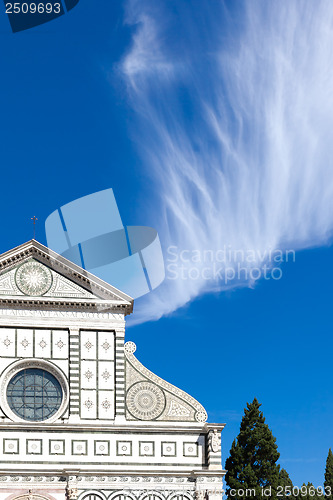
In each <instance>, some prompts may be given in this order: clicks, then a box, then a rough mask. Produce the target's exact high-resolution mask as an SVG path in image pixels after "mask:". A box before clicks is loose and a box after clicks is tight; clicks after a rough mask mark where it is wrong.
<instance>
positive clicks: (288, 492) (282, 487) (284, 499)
mask: <svg viewBox="0 0 333 500" xmlns="http://www.w3.org/2000/svg"><path fill="white" fill-rule="evenodd" d="M293 487H294V485H293V483H292V481H291V479H290V477H289V474H288V472H287V471H286V469H280V473H279V489H278V495H279V500H295V497H294V496H293Z"/></svg>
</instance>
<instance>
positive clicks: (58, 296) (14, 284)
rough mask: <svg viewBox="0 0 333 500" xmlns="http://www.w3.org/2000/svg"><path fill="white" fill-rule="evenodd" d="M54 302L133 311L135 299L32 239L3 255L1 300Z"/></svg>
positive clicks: (33, 304) (56, 303)
mask: <svg viewBox="0 0 333 500" xmlns="http://www.w3.org/2000/svg"><path fill="white" fill-rule="evenodd" d="M4 301H5V302H7V303H10V302H11V303H15V302H18V301H19V303H20V304H23V305H24V303H29V305H30V306H32V307H33V306H36V305H37V304H42V303H44V304H46V303H47V304H51V305H56V306H57V307H58V308H59V307H61V305H62V304H63V306H64V307H66V308H67V309H68V307H70V306H72V307H78V306H80V308H91V307H93V306H96V307H98V308H99V309H100V308H102V309H103V310H105V309H107V310H114V309H118V310H119V309H121V310H123V311H124V313H125V314H129V313H130V312H132V308H133V299H132V298H131V297H129V296H128V295H126V294H125V293H123V292H121V291H120V290H117V289H116V288H114V287H113V286H112V285H110V284H108V283H105V282H104V281H103V280H101V279H99V278H97V277H96V276H94V275H92V274H91V273H89V272H87V271H86V270H84V269H82V268H80V267H79V266H77V265H76V264H73V263H72V262H70V261H68V260H67V259H65V258H63V257H62V256H60V255H58V254H56V253H55V252H53V251H52V250H50V249H49V248H47V247H45V246H44V245H42V244H41V243H38V242H37V241H35V240H31V241H29V242H28V243H25V244H24V245H21V246H19V247H17V248H14V249H13V250H10V251H9V252H6V253H4V254H2V255H0V303H4Z"/></svg>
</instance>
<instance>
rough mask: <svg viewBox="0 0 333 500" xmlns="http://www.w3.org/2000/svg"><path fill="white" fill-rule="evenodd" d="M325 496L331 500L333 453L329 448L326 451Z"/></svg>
mask: <svg viewBox="0 0 333 500" xmlns="http://www.w3.org/2000/svg"><path fill="white" fill-rule="evenodd" d="M324 487H325V494H326V498H327V499H328V500H333V453H332V450H331V448H330V449H329V451H328V455H327V460H326V469H325V481H324Z"/></svg>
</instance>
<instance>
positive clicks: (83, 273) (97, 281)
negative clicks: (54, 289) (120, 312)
mask: <svg viewBox="0 0 333 500" xmlns="http://www.w3.org/2000/svg"><path fill="white" fill-rule="evenodd" d="M32 248H34V249H35V250H37V251H40V252H42V253H44V254H46V255H48V256H49V257H50V258H51V259H52V260H54V261H57V262H59V263H61V264H62V265H63V266H65V267H67V268H68V269H69V270H70V271H73V273H76V274H77V275H79V276H80V277H81V278H83V279H84V281H88V283H89V285H90V284H92V285H96V286H97V287H100V288H102V289H104V290H105V291H106V292H108V293H111V294H113V295H117V296H118V297H119V299H121V300H123V301H124V302H125V303H126V304H125V305H126V306H127V310H128V312H127V314H130V313H131V312H132V311H133V304H134V299H133V298H132V297H130V296H129V295H127V294H126V293H124V292H122V291H121V290H118V288H116V287H114V286H112V285H110V284H109V283H107V282H106V281H104V280H102V279H101V278H98V277H97V276H95V275H94V274H92V273H90V272H89V271H87V270H86V269H83V268H82V267H80V266H78V265H77V264H74V262H71V261H70V260H68V259H66V258H65V257H63V256H62V255H59V254H58V253H56V252H54V251H53V250H51V249H50V248H48V247H46V246H45V245H43V244H42V243H40V242H39V241H36V240H35V239H32V240H29V241H27V242H25V243H23V244H22V245H18V246H17V247H15V248H12V249H11V250H8V251H7V252H4V253H3V254H1V255H0V266H1V262H2V261H4V260H6V259H9V258H10V257H11V256H12V255H15V254H16V253H18V252H24V251H28V250H30V249H32Z"/></svg>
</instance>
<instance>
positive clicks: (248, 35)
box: [121, 0, 333, 321]
mask: <svg viewBox="0 0 333 500" xmlns="http://www.w3.org/2000/svg"><path fill="white" fill-rule="evenodd" d="M235 9H236V7H235V4H234V3H233V2H229V3H228V2H226V3H223V2H221V3H218V2H208V3H205V4H203V3H202V2H196V1H193V2H192V3H191V5H189V3H188V2H182V1H181V0H180V1H179V2H177V3H174V2H165V3H164V2H160V3H159V4H158V5H156V2H152V1H150V0H143V1H141V2H137V1H136V0H131V1H129V2H128V4H127V22H128V23H129V24H132V25H133V27H135V29H134V34H133V40H132V46H131V49H130V51H129V52H128V53H127V54H126V55H125V56H124V59H123V61H122V66H121V69H122V75H123V78H124V79H125V81H126V84H127V88H128V95H129V100H130V103H131V106H132V107H133V108H134V110H135V111H136V115H137V123H136V124H135V127H136V128H137V130H140V132H139V133H138V134H137V140H138V150H139V152H140V154H141V155H142V157H143V159H144V162H145V164H146V165H147V171H149V172H150V175H151V179H152V183H153V185H154V190H155V191H157V192H158V193H159V197H158V199H156V201H155V206H156V212H155V216H154V220H153V223H154V226H155V227H156V229H158V231H159V234H160V238H161V240H162V244H163V246H164V251H165V256H166V266H167V279H166V281H165V282H164V283H163V285H161V286H160V287H159V288H158V289H157V290H156V291H154V292H153V293H151V294H149V295H148V296H147V297H146V298H144V299H140V300H141V302H139V303H138V312H137V314H136V317H137V321H146V320H149V319H156V318H158V317H160V316H162V315H164V314H168V313H170V312H172V311H175V310H176V309H178V308H179V307H181V306H183V305H184V304H186V303H187V302H189V301H190V300H192V299H194V298H195V297H197V296H199V295H201V294H203V293H206V292H208V291H211V290H223V289H228V288H231V287H235V286H252V285H253V281H255V280H253V279H248V278H246V277H244V276H245V275H242V278H241V279H239V280H238V279H232V280H229V281H227V282H226V280H225V275H223V269H224V271H225V272H226V269H231V270H232V269H234V270H236V269H237V266H238V265H239V263H241V265H242V266H245V267H248V268H249V269H253V268H255V267H256V268H258V269H259V270H260V269H262V267H263V265H264V264H267V263H268V264H269V265H271V261H272V259H271V258H270V257H269V252H271V251H272V250H276V249H280V250H281V251H285V250H287V249H295V250H299V249H303V248H309V247H313V246H318V245H323V244H327V243H328V242H330V239H331V236H332V230H333V165H332V140H331V130H332V128H333V90H332V89H333V87H332V82H333V6H332V3H331V2H330V1H327V0H321V1H319V2H316V4H313V3H310V2H306V1H301V2H300V1H297V0H291V1H290V2H283V3H281V2H278V1H277V0H275V1H274V0H273V1H272V2H270V3H269V5H268V4H267V2H263V1H255V0H254V1H253V2H243V3H238V5H237V9H238V11H237V12H236V11H235ZM138 125H139V127H138ZM150 223H152V222H151V221H150ZM222 249H224V250H228V249H229V250H232V251H236V252H238V254H230V253H229V254H228V253H227V252H226V251H225V253H224V260H223V259H217V255H219V256H221V250H222ZM182 251H183V254H182V253H181V252H182ZM219 252H220V253H219ZM242 252H243V253H242ZM248 252H251V255H252V257H253V258H252V259H251V260H249V259H248V258H246V259H245V261H244V255H245V256H247V255H248ZM181 255H183V256H184V257H186V258H181ZM195 259H196V260H195ZM216 260H217V261H218V262H216ZM216 265H218V267H217V268H216ZM168 266H169V267H168ZM170 266H172V267H170ZM193 268H195V269H196V270H197V272H194V271H191V270H193ZM220 268H222V273H219V274H216V269H220ZM190 272H192V276H193V277H194V278H191V277H189V273H190ZM214 273H215V274H214ZM195 276H196V277H195Z"/></svg>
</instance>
